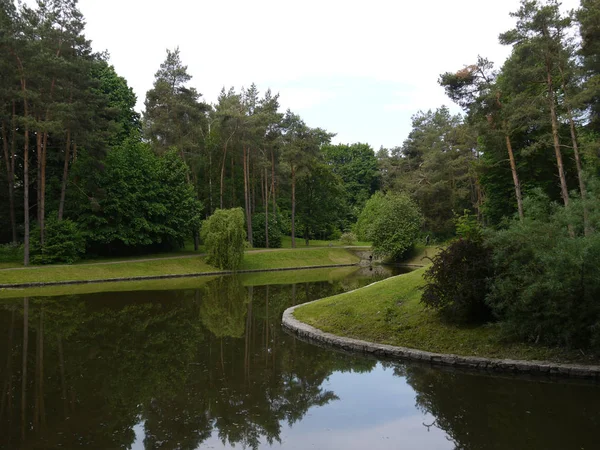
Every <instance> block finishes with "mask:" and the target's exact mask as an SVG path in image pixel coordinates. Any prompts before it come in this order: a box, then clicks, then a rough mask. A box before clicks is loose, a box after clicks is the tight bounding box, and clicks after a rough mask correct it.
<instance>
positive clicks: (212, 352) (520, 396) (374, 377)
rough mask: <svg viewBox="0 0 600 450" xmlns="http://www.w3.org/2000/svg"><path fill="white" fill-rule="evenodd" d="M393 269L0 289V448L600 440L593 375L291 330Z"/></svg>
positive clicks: (576, 444)
mask: <svg viewBox="0 0 600 450" xmlns="http://www.w3.org/2000/svg"><path fill="white" fill-rule="evenodd" d="M391 274H392V271H389V270H380V271H373V272H371V271H369V270H368V268H362V269H357V268H346V269H330V270H320V271H302V272H293V273H292V272H286V273H276V274H256V275H252V276H244V277H222V278H215V279H210V280H209V279H197V280H191V281H187V284H186V286H185V287H186V288H185V289H166V288H168V287H169V284H168V283H167V282H165V285H164V286H163V288H165V289H164V290H138V291H129V292H103V293H90V294H77V295H70V296H54V297H30V298H23V297H19V298H13V299H7V300H0V389H1V391H0V396H1V399H0V448H2V449H18V448H28V449H54V448H67V449H70V448H93V449H158V448H165V449H166V448H168V449H175V448H176V449H197V448H202V449H204V448H213V449H223V448H227V449H229V448H248V449H258V448H274V449H278V448H285V449H365V448H367V449H369V450H376V449H549V450H552V449H557V450H558V449H560V450H563V449H597V448H600V444H599V442H600V434H599V431H600V386H598V385H595V384H591V383H585V382H566V381H560V382H552V381H549V380H545V379H520V378H514V377H498V376H487V375H481V374H473V373H465V372H456V371H451V370H444V369H434V368H430V367H427V366H423V365H419V364H412V363H406V364H402V363H392V362H386V361H377V360H374V359H369V358H366V357H362V356H356V355H347V354H343V353H338V352H336V351H332V350H328V349H323V348H319V347H316V346H313V345H310V344H306V343H304V342H301V341H299V340H297V339H296V338H294V337H292V336H289V335H288V334H286V333H285V332H283V330H282V328H281V326H280V320H281V314H282V312H283V311H284V310H285V309H286V308H287V307H289V306H291V305H293V304H299V303H303V302H306V301H310V300H314V299H317V298H321V297H325V296H329V295H332V294H335V293H339V292H343V291H347V290H350V289H354V288H356V287H360V286H363V285H366V284H368V283H371V282H373V281H375V280H377V279H381V278H384V277H386V276H389V275H391ZM291 282H293V283H291Z"/></svg>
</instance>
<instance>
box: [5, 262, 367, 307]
mask: <svg viewBox="0 0 600 450" xmlns="http://www.w3.org/2000/svg"><path fill="white" fill-rule="evenodd" d="M356 270H358V268H357V267H339V268H328V269H309V270H298V271H292V272H258V273H248V274H242V275H240V278H241V281H242V284H243V285H244V286H262V285H266V284H271V285H272V284H293V283H309V282H317V281H333V280H338V279H341V278H345V277H347V276H348V275H350V274H351V273H352V272H354V271H356ZM215 278H216V276H207V277H191V278H167V279H160V280H140V281H121V282H119V283H86V284H69V285H58V286H46V287H33V288H23V289H0V300H2V299H8V298H23V297H41V296H44V297H55V296H65V295H81V294H93V293H96V292H121V291H163V290H174V289H199V288H202V287H204V285H206V283H208V282H210V281H212V280H214V279H215Z"/></svg>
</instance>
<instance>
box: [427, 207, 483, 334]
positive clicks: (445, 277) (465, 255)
mask: <svg viewBox="0 0 600 450" xmlns="http://www.w3.org/2000/svg"><path fill="white" fill-rule="evenodd" d="M463 217H464V216H463ZM432 263H433V264H432V265H431V267H429V269H427V271H426V272H425V274H424V278H425V280H426V281H427V284H426V285H425V286H424V287H423V296H422V297H421V302H422V303H424V304H425V305H426V306H427V307H429V308H432V309H435V310H437V311H439V312H440V314H441V315H442V317H444V318H445V319H446V320H447V321H449V322H452V323H458V324H468V323H482V322H485V321H487V320H488V319H490V317H491V311H490V308H489V307H488V306H487V305H486V303H485V297H486V294H487V292H488V280H489V278H490V277H492V276H493V270H492V258H491V251H490V250H489V249H488V248H486V247H485V246H484V245H483V242H482V240H481V239H469V238H465V239H458V240H456V241H454V242H452V243H451V244H450V245H449V246H448V247H446V248H445V249H443V250H442V251H441V252H440V253H438V254H437V255H436V256H434V257H433V259H432Z"/></svg>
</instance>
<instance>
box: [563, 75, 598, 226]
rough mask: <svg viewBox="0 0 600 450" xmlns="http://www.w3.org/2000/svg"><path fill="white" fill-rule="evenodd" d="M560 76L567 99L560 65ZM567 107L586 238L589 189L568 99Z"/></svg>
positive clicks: (566, 100)
mask: <svg viewBox="0 0 600 450" xmlns="http://www.w3.org/2000/svg"><path fill="white" fill-rule="evenodd" d="M558 68H559V70H560V75H561V79H562V90H563V95H564V96H565V97H567V96H568V94H567V86H566V83H565V74H564V71H563V68H562V66H561V65H560V64H559V65H558ZM565 105H566V107H567V116H568V118H569V129H570V131H571V141H572V143H573V154H574V155H575V165H576V166H577V180H578V181H579V193H580V194H581V200H582V202H583V229H584V234H585V235H586V236H590V235H591V234H592V228H591V227H590V219H589V210H588V207H587V205H586V199H587V189H586V187H585V180H584V179H583V166H582V164H581V156H580V154H579V145H578V143H577V132H576V130H575V120H574V119H573V110H572V109H571V106H570V105H569V101H568V99H566V98H565Z"/></svg>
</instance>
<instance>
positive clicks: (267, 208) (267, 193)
mask: <svg viewBox="0 0 600 450" xmlns="http://www.w3.org/2000/svg"><path fill="white" fill-rule="evenodd" d="M265 247H267V248H269V179H268V172H267V168H266V167H265Z"/></svg>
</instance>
